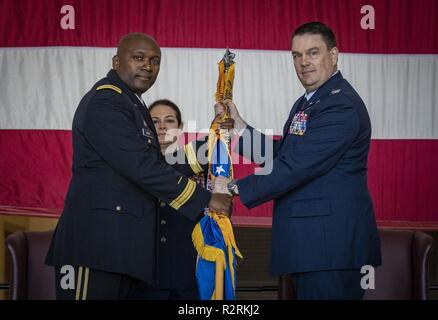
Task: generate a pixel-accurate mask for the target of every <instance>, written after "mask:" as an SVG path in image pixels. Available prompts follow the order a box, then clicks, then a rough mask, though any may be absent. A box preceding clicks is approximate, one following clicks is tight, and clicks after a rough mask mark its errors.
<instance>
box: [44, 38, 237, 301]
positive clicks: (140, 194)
mask: <svg viewBox="0 0 438 320" xmlns="http://www.w3.org/2000/svg"><path fill="white" fill-rule="evenodd" d="M160 59H161V50H160V48H159V46H158V44H157V43H156V42H155V41H154V40H153V39H152V38H151V37H149V36H147V35H145V34H141V33H133V34H128V35H126V36H124V37H123V38H122V39H121V41H120V43H119V46H118V48H117V54H116V55H115V56H114V57H113V61H112V63H113V69H112V70H110V71H109V72H108V74H107V76H106V77H105V78H103V79H102V80H100V81H98V82H97V83H96V84H95V85H94V86H93V87H92V88H91V90H90V91H89V92H88V93H87V94H86V95H85V96H84V97H83V99H82V100H81V102H80V104H79V106H78V108H77V110H76V113H75V116H74V119H73V128H72V135H73V176H72V179H71V182H70V185H69V189H68V193H67V195H66V199H65V207H64V211H63V213H62V215H61V217H60V219H59V222H58V225H57V227H56V230H55V233H54V236H53V239H52V243H51V246H50V249H49V252H48V255H47V258H46V263H47V264H50V265H53V266H55V271H56V287H57V288H56V291H57V298H58V299H126V298H130V297H131V294H132V292H133V289H134V288H135V286H136V284H137V282H138V280H142V281H144V282H146V283H148V284H150V285H151V286H153V285H154V283H155V281H156V270H155V269H156V268H155V265H156V256H157V252H156V243H157V233H158V232H157V231H158V228H159V221H158V214H157V210H158V199H160V200H161V201H163V202H164V203H166V204H168V205H169V206H170V207H172V208H173V209H175V210H178V212H180V214H183V215H185V216H187V217H188V218H190V219H192V220H193V219H196V218H197V217H198V216H199V214H200V212H202V211H203V210H204V208H205V207H207V206H208V207H210V208H211V209H213V210H215V211H218V212H224V213H227V212H228V211H229V208H230V206H231V198H230V197H229V196H227V195H224V194H210V193H209V192H208V191H206V190H205V189H203V188H201V187H199V186H197V184H196V183H195V182H194V181H192V180H190V179H188V178H187V177H186V176H184V175H183V174H182V173H180V172H178V171H176V170H175V169H173V168H172V167H171V166H169V165H168V164H166V163H165V161H163V158H162V155H161V152H160V146H159V143H158V137H157V133H156V130H155V127H154V123H153V122H152V119H151V117H150V115H149V112H148V110H147V107H146V105H145V104H144V102H143V100H142V98H141V94H142V93H144V92H146V91H147V90H148V89H149V88H150V87H151V86H152V85H153V84H154V82H155V80H156V78H157V75H158V72H159V69H160ZM72 269H73V270H74V283H71V281H66V277H68V276H71V270H72ZM69 271H70V272H69Z"/></svg>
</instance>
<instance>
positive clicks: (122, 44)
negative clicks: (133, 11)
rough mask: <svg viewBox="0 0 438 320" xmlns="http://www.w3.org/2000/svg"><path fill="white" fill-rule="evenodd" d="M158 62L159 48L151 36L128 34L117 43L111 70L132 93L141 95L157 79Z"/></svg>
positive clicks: (159, 60) (159, 58) (159, 57)
mask: <svg viewBox="0 0 438 320" xmlns="http://www.w3.org/2000/svg"><path fill="white" fill-rule="evenodd" d="M160 62H161V50H160V47H159V46H158V44H157V42H156V41H155V40H154V39H153V38H152V37H151V36H149V35H147V34H145V33H128V34H127V35H125V36H123V37H122V38H121V39H120V41H119V45H118V46H117V54H116V55H115V56H114V57H113V69H114V70H115V71H116V72H117V74H118V75H119V77H120V79H122V80H123V82H125V83H126V84H127V85H128V87H129V88H130V89H131V90H132V91H134V92H135V93H137V94H142V93H144V92H145V91H147V90H148V89H149V88H150V87H151V86H152V85H153V84H154V82H155V80H156V79H157V76H158V72H159V71H160Z"/></svg>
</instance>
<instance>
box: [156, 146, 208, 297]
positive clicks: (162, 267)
mask: <svg viewBox="0 0 438 320" xmlns="http://www.w3.org/2000/svg"><path fill="white" fill-rule="evenodd" d="M203 150H205V151H207V150H206V140H199V141H194V142H192V143H189V144H187V145H186V146H185V148H184V149H180V150H179V151H178V153H181V154H182V157H181V158H178V157H179V156H180V155H176V154H174V156H175V157H176V159H178V163H176V164H173V165H172V166H173V167H174V168H175V169H177V170H178V171H180V172H181V173H183V174H184V175H186V176H188V177H191V178H192V179H197V180H199V181H198V183H199V184H200V185H202V186H204V187H205V184H206V180H207V173H208V165H207V161H206V159H207V155H206V153H205V152H203ZM189 153H191V156H188V154H189ZM198 153H199V154H198ZM200 153H202V154H200ZM199 160H202V161H201V163H200V161H199ZM190 161H192V163H189V162H190ZM193 161H194V162H193ZM159 211H160V231H159V233H160V235H159V238H160V239H159V240H160V242H159V247H158V283H157V286H156V288H155V289H156V290H157V289H158V290H193V291H197V283H196V277H195V269H196V259H197V252H196V250H195V247H194V246H193V242H192V232H193V229H194V227H195V225H196V223H197V220H195V221H193V220H190V219H188V218H187V217H185V216H183V215H181V213H179V212H178V211H176V210H175V209H173V208H172V207H170V206H169V205H166V204H165V203H164V202H160V210H159ZM202 217H203V211H202V212H199V218H202Z"/></svg>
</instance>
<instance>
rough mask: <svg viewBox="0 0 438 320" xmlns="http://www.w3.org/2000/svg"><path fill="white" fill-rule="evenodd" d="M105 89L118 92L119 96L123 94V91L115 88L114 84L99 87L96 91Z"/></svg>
mask: <svg viewBox="0 0 438 320" xmlns="http://www.w3.org/2000/svg"><path fill="white" fill-rule="evenodd" d="M103 89H111V90H114V91H115V92H117V93H118V94H122V89H120V88H119V87H116V86H113V85H112V84H104V85H101V86H98V87H97V88H96V91H99V90H103Z"/></svg>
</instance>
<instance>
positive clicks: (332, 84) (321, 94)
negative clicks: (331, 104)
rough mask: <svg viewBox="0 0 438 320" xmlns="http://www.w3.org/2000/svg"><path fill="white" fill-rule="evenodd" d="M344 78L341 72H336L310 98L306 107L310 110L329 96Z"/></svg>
mask: <svg viewBox="0 0 438 320" xmlns="http://www.w3.org/2000/svg"><path fill="white" fill-rule="evenodd" d="M343 79H344V78H343V77H342V74H341V71H338V73H336V74H335V75H334V76H332V77H331V78H330V79H328V80H327V81H326V83H324V84H323V85H322V86H321V87H320V88H319V89H318V90H317V91H316V92H315V94H314V95H313V96H312V98H310V100H309V105H308V106H307V107H306V109H307V108H310V107H311V106H313V105H314V104H316V103H318V102H319V101H320V100H321V99H323V98H325V97H326V96H328V95H330V94H331V92H332V91H333V90H335V89H336V88H337V86H338V85H339V84H340V83H341V81H342V80H343Z"/></svg>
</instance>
